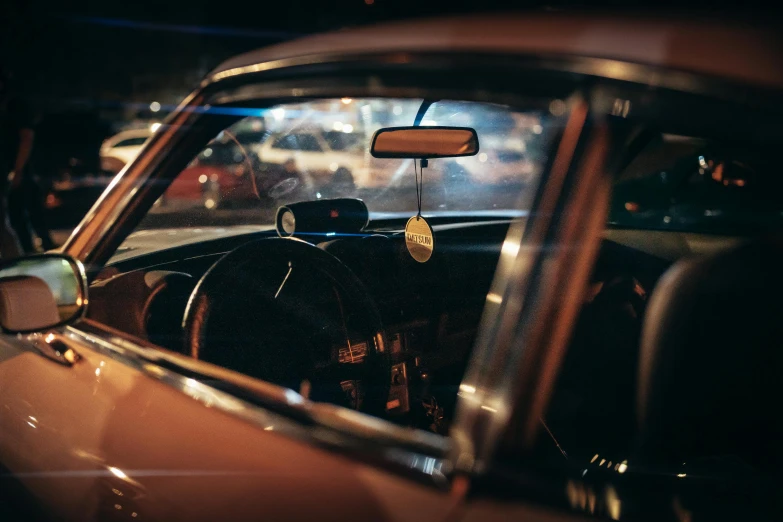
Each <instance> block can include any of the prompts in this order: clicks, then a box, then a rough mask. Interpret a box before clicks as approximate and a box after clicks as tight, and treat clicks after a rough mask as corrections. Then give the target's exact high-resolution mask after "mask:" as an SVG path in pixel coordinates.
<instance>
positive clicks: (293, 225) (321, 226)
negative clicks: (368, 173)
mask: <svg viewBox="0 0 783 522" xmlns="http://www.w3.org/2000/svg"><path fill="white" fill-rule="evenodd" d="M369 218H370V213H369V212H368V211H367V205H365V204H364V201H362V200H361V199H355V198H337V199H321V200H316V201H303V202H301V203H291V204H289V205H284V206H282V207H280V208H278V209H277V217H276V219H275V225H276V227H277V233H278V235H280V236H281V237H290V236H300V235H307V234H318V235H322V234H331V233H334V234H351V233H357V232H361V231H362V230H363V229H364V227H365V226H367V223H368V221H369Z"/></svg>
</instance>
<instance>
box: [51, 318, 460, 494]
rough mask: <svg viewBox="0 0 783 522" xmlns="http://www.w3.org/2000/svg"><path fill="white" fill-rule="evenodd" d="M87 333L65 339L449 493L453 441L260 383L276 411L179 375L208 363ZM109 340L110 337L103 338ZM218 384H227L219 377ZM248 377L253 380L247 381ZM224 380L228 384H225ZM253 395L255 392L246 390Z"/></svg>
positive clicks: (197, 396)
mask: <svg viewBox="0 0 783 522" xmlns="http://www.w3.org/2000/svg"><path fill="white" fill-rule="evenodd" d="M88 329H90V330H96V331H94V332H89V331H86V330H87V329H82V328H80V327H79V325H76V326H67V327H65V328H64V329H63V330H62V331H61V332H60V338H61V339H62V340H63V341H64V342H66V343H67V344H69V346H70V348H71V349H74V348H76V349H77V351H78V348H79V347H82V348H85V347H86V348H88V349H90V350H93V351H95V352H97V353H100V354H101V355H103V356H106V357H109V358H111V359H112V360H115V361H117V362H119V363H121V364H124V365H126V366H129V367H130V368H133V369H135V370H137V371H139V372H141V373H142V374H144V375H145V376H147V377H149V378H151V379H154V380H156V381H158V382H160V383H162V384H164V385H166V386H169V387H171V388H173V389H175V390H177V391H179V392H182V393H183V394H185V395H187V396H188V397H190V398H192V399H194V400H196V401H198V402H200V403H202V404H204V405H205V406H207V407H210V408H214V409H217V410H220V411H223V412H225V413H228V414H230V415H234V416H236V417H239V418H241V419H243V420H245V421H247V422H249V423H251V424H254V425H256V426H258V427H259V428H260V429H263V430H268V431H275V432H278V433H281V434H283V435H285V436H288V437H291V438H294V439H297V440H301V441H303V442H307V443H310V444H314V445H317V446H320V447H324V448H327V449H330V450H333V451H337V452H343V453H346V454H349V455H351V456H357V457H360V458H361V457H365V458H367V459H368V460H371V461H376V462H377V461H381V462H385V463H387V464H388V465H389V466H391V467H392V469H393V470H394V468H396V469H397V470H399V471H402V472H407V473H408V474H411V475H412V476H413V478H416V479H418V480H420V481H423V482H424V483H427V484H430V485H432V486H434V487H438V488H442V489H446V488H447V486H448V483H449V481H448V478H449V475H450V474H451V471H452V469H453V468H452V465H451V463H450V461H449V459H448V455H449V453H450V449H451V448H450V442H449V439H447V438H445V437H442V436H440V435H436V434H434V433H428V432H424V431H421V430H416V429H413V428H403V427H400V426H397V425H395V424H392V423H390V422H388V421H384V420H382V419H377V418H374V417H370V416H369V415H364V414H361V413H358V412H355V411H353V410H349V409H347V408H341V407H338V406H333V405H331V404H322V403H313V402H310V401H308V400H306V399H304V398H303V397H302V396H301V395H299V394H298V393H296V392H295V391H293V390H290V389H287V388H282V387H279V386H276V385H273V384H269V383H264V382H261V381H256V383H258V385H259V386H258V387H256V389H254V390H252V392H253V394H256V395H258V396H259V397H261V396H262V395H266V397H265V398H266V399H267V400H269V402H273V403H276V404H280V405H283V406H285V407H286V409H288V414H286V413H285V412H284V411H280V412H277V411H271V410H269V409H267V408H265V407H263V406H260V405H258V404H253V403H251V402H248V401H247V400H244V399H242V398H239V397H237V396H235V395H233V394H232V393H230V392H226V391H223V390H220V389H218V388H215V387H214V386H211V385H209V384H207V383H204V382H202V381H201V380H199V379H197V378H191V377H187V376H186V375H183V374H182V373H180V372H178V371H177V368H182V369H183V370H189V371H198V373H199V374H200V376H205V375H206V376H209V375H208V374H206V373H204V371H205V370H206V369H205V368H204V367H203V366H205V363H202V362H200V361H195V360H194V361H192V362H193V364H192V365H191V368H185V367H184V366H182V365H181V363H182V362H183V361H181V360H179V357H181V358H183V359H186V357H185V356H179V357H178V356H176V355H169V354H166V353H164V352H162V351H160V350H158V349H155V348H147V347H144V346H142V345H139V344H137V343H135V342H133V341H132V340H130V339H129V338H128V337H126V336H120V334H119V333H118V334H117V335H110V334H109V332H108V331H104V332H100V331H98V330H97V329H95V328H88ZM104 336H106V337H108V338H104ZM206 371H208V370H206ZM215 378H216V380H222V379H220V378H218V377H217V376H215ZM247 379H249V378H247ZM223 382H224V383H225V382H227V381H224V380H223ZM246 391H250V390H246Z"/></svg>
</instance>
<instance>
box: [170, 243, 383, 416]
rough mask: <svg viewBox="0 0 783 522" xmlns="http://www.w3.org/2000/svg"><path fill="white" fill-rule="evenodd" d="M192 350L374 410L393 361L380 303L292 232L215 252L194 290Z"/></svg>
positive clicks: (189, 329) (188, 333)
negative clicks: (217, 256)
mask: <svg viewBox="0 0 783 522" xmlns="http://www.w3.org/2000/svg"><path fill="white" fill-rule="evenodd" d="M183 324H184V327H185V350H186V352H187V353H190V354H191V355H192V356H193V357H194V358H196V359H201V360H204V361H207V362H210V363H213V364H217V365H220V366H222V367H225V368H229V369H231V370H235V371H238V372H241V373H244V374H246V375H250V376H252V377H255V378H258V379H262V380H265V381H268V382H272V383H274V384H278V385H281V386H285V387H287V388H291V389H293V390H297V391H301V390H305V389H309V394H308V393H305V392H303V393H305V394H306V395H309V397H310V398H311V399H312V400H314V401H318V402H330V403H334V404H338V405H344V406H348V407H352V408H354V409H357V410H360V411H363V412H366V413H371V414H376V415H380V414H382V413H383V412H384V411H385V407H386V401H387V399H388V394H389V386H390V382H391V381H390V379H391V362H390V361H391V359H390V354H389V353H388V350H387V348H386V333H385V330H384V328H383V323H382V322H381V318H380V314H379V312H378V308H377V306H376V304H375V302H374V301H373V299H372V298H371V297H370V295H369V293H368V292H367V290H366V289H365V287H364V285H363V284H362V283H361V281H360V280H359V279H358V278H357V277H356V275H355V274H354V273H353V272H351V270H350V269H348V267H346V266H345V265H344V264H342V263H341V262H340V261H339V260H338V259H337V258H336V257H334V256H332V255H331V254H329V253H327V252H325V251H323V250H321V249H320V248H318V247H316V246H314V245H312V244H310V243H307V242H305V241H302V240H299V239H293V238H269V239H261V240H258V241H254V242H251V243H248V244H246V245H243V246H241V247H239V248H237V249H236V250H233V251H232V252H229V253H228V254H226V255H225V256H223V257H222V258H221V259H220V260H218V261H217V262H216V263H215V264H214V265H212V267H211V268H210V269H209V270H208V271H207V272H206V273H205V274H204V276H203V277H202V278H201V280H200V281H199V282H198V284H197V285H196V288H195V289H194V290H193V293H192V294H191V296H190V300H189V302H188V306H187V309H186V311H185V318H184V322H183Z"/></svg>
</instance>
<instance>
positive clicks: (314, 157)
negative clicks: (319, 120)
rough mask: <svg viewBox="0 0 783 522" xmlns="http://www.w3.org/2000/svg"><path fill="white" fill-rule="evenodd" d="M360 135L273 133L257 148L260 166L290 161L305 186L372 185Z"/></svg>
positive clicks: (310, 132)
mask: <svg viewBox="0 0 783 522" xmlns="http://www.w3.org/2000/svg"><path fill="white" fill-rule="evenodd" d="M363 145H364V143H363V139H362V136H361V135H359V134H354V133H348V132H341V131H320V130H314V131H295V132H292V133H285V134H282V133H281V134H273V135H272V136H270V137H269V138H268V139H267V140H265V141H264V142H263V143H262V144H261V145H259V146H258V147H257V153H258V156H259V158H260V160H261V161H262V162H263V163H271V164H274V165H283V164H285V163H286V162H287V161H290V160H293V161H294V163H295V166H296V170H297V171H298V172H299V173H300V174H302V175H303V176H304V177H305V179H303V180H302V181H303V182H304V183H306V184H308V185H314V186H319V185H324V184H326V183H328V182H329V181H331V180H335V179H336V180H337V181H342V182H344V183H347V184H348V185H357V186H367V185H370V184H371V177H370V168H369V160H370V158H368V157H366V155H365V153H364V152H365V151H364V147H363Z"/></svg>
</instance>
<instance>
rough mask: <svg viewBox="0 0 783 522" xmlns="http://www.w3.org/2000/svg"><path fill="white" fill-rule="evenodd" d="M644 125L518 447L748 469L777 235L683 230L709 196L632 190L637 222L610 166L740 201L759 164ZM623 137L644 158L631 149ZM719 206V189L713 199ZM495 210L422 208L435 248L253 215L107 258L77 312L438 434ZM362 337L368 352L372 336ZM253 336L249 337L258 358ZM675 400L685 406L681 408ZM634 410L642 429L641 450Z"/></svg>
mask: <svg viewBox="0 0 783 522" xmlns="http://www.w3.org/2000/svg"><path fill="white" fill-rule="evenodd" d="M648 134H649V136H648V138H647V141H646V143H647V144H648V145H649V144H653V145H655V147H658V148H657V149H655V147H653V149H654V152H653V155H654V154H656V153H657V154H658V156H657V157H656V158H655V160H654V161H648V160H644V161H643V158H637V160H638V161H636V162H634V161H628V162H627V164H626V165H625V167H624V169H620V170H621V172H620V174H619V175H618V180H619V181H618V185H617V187H619V188H617V189H616V190H615V197H614V200H613V202H612V211H611V213H610V216H609V220H608V223H607V227H606V230H605V232H604V238H603V241H602V245H601V248H600V253H599V256H598V259H597V262H596V264H595V266H594V268H593V273H592V277H591V281H590V287H589V290H588V292H587V298H586V300H585V302H584V304H583V306H582V310H581V314H580V316H579V318H578V321H577V324H576V327H575V330H574V332H573V335H572V339H571V341H570V345H569V347H568V349H567V352H566V357H565V360H564V363H563V366H562V368H561V369H560V373H559V376H558V379H557V384H556V387H555V390H554V392H553V394H552V397H551V401H550V406H549V409H548V411H547V413H546V415H545V416H544V417H542V419H541V424H542V427H541V435H540V436H539V438H538V446H537V448H536V453H538V454H540V455H542V456H543V457H544V458H547V459H549V458H553V459H560V458H563V457H564V456H565V457H566V458H572V459H575V460H578V461H580V462H588V461H590V459H591V457H592V458H593V459H594V458H595V457H593V455H599V454H600V455H602V456H604V455H606V456H607V457H606V458H607V459H610V458H611V460H614V462H615V463H617V464H616V465H619V462H620V459H622V458H625V457H626V456H627V455H631V454H634V455H635V454H639V452H640V451H641V452H642V454H643V455H646V456H647V457H649V458H650V459H653V460H655V459H660V460H666V461H667V462H669V461H671V462H679V461H680V460H682V459H683V458H690V457H705V458H707V457H715V456H716V455H718V456H724V457H725V455H726V454H731V455H732V456H733V457H732V458H737V456H738V458H739V459H740V460H741V461H742V462H744V463H746V464H748V465H751V466H757V465H758V466H760V467H762V468H765V469H766V468H768V467H769V466H770V465H771V463H772V462H773V461H775V462H776V461H777V460H775V459H778V460H779V457H780V452H779V449H774V448H771V444H772V443H773V442H772V441H774V440H776V439H778V440H779V437H771V436H770V435H769V434H770V433H776V434H778V435H780V434H783V427H782V426H781V424H780V419H779V416H775V418H773V416H771V415H769V414H768V412H765V411H762V409H763V408H762V406H761V405H760V404H758V403H754V397H758V396H760V395H759V394H772V393H776V392H775V391H774V389H775V386H774V383H775V377H776V376H777V375H780V372H779V368H780V366H779V365H780V357H779V356H778V355H777V351H776V350H775V349H774V347H771V346H769V341H768V340H770V339H775V338H778V336H779V335H780V334H781V332H780V331H779V329H780V327H779V326H778V323H779V322H778V321H776V320H775V319H774V317H777V316H779V314H780V306H779V303H777V302H776V303H774V304H773V305H770V306H767V305H766V304H764V303H768V302H769V298H768V296H770V295H774V294H775V291H776V290H775V289H777V288H778V287H779V286H780V284H781V281H780V277H779V276H778V275H773V274H777V273H778V272H779V270H776V269H775V266H776V265H775V263H777V262H778V261H777V257H774V259H773V257H770V256H768V253H769V252H773V253H776V254H775V256H777V253H779V252H781V245H780V244H779V243H778V242H776V241H770V240H766V242H759V241H756V242H753V241H751V242H747V241H746V239H747V238H748V237H751V236H753V235H755V234H758V232H759V231H760V230H759V229H757V228H752V227H751V228H746V229H744V230H743V231H739V230H738V229H737V228H736V227H728V225H727V228H725V230H727V231H728V232H727V233H720V230H722V229H721V227H720V226H717V227H716V226H714V223H712V222H710V223H708V225H709V226H706V227H704V228H700V226H701V225H703V224H704V223H706V221H705V219H706V217H709V215H708V214H706V213H705V211H712V210H714V208H713V207H709V208H708V207H707V206H705V205H708V203H711V202H710V201H708V202H707V203H705V200H704V199H702V200H699V199H698V198H696V200H695V203H694V202H693V201H691V202H690V203H689V204H690V207H689V210H688V212H690V214H689V213H688V212H684V213H683V212H680V213H679V214H677V213H676V212H675V211H674V210H671V207H668V206H666V203H665V201H664V203H660V202H653V203H649V204H647V203H645V204H647V208H646V209H645V212H644V213H643V214H644V216H643V219H641V220H637V218H638V213H637V212H636V210H637V209H638V208H637V206H636V204H637V202H638V201H637V199H639V198H641V197H643V196H645V195H646V193H647V192H646V191H648V185H644V184H642V185H640V187H641V188H640V189H639V198H636V199H634V197H633V188H634V187H633V185H631V186H630V188H629V185H628V180H633V179H639V178H645V177H647V178H656V177H660V173H661V172H666V171H669V172H671V171H672V169H675V168H676V169H680V170H683V168H684V169H685V171H687V172H688V173H689V175H690V174H693V175H694V176H700V177H701V178H700V179H703V180H704V186H705V187H708V189H709V190H723V191H724V192H725V193H726V194H729V196H728V198H729V199H731V198H732V197H734V195H737V197H738V198H739V199H740V201H741V202H747V201H752V200H753V198H752V197H750V198H748V196H747V192H749V191H751V190H754V187H756V186H762V187H763V186H765V185H764V184H763V183H759V180H761V181H762V182H763V181H765V179H764V176H765V175H766V172H767V170H766V169H765V168H763V167H756V168H751V167H747V160H746V158H747V155H744V156H742V165H743V167H742V168H741V169H737V168H729V167H726V170H725V172H729V171H731V176H733V177H730V176H729V175H728V174H726V175H725V176H724V175H723V174H721V175H720V176H717V175H715V174H714V172H715V166H716V165H728V164H729V163H732V161H733V160H734V158H733V157H731V156H730V155H727V154H723V155H714V154H713V151H714V150H715V146H714V144H713V143H712V142H711V143H710V146H709V147H707V146H705V145H704V142H703V140H702V139H701V138H698V139H697V138H683V137H682V136H681V135H679V134H672V133H665V132H661V131H660V129H656V130H655V131H654V132H649V133H648ZM683 143H686V145H684V146H683V145H682V144H683ZM661 144H663V145H661ZM672 144H674V145H672ZM640 150H644V151H646V152H645V153H648V154H649V150H650V147H647V148H645V147H642V148H641V149H640ZM673 150H674V151H675V152H676V153H673ZM655 151H657V152H655ZM757 157H758V156H757ZM737 161H739V160H737ZM761 164H762V165H763V166H766V163H763V162H762V163H761ZM683 165H685V167H683ZM675 166H676V167H675ZM748 172H752V173H753V176H755V178H753V181H750V178H749V176H750V174H748ZM726 179H733V180H740V183H724V180H726ZM746 181H747V183H748V184H747V185H745V182H746ZM757 184H758V185H757ZM690 186H692V185H690ZM766 186H768V185H766ZM721 197H722V196H721ZM707 199H709V198H707ZM639 201H641V200H640V199H639ZM353 202H355V200H353ZM353 202H352V200H350V199H347V200H346V201H342V200H325V201H324V202H309V203H302V207H301V208H302V210H301V211H295V212H301V213H300V214H297V222H300V221H301V222H306V218H305V217H302V216H307V215H308V213H311V214H312V215H317V214H318V212H321V211H323V205H324V204H325V205H327V206H329V205H331V206H330V207H329V208H330V209H331V211H332V212H334V211H335V209H338V210H341V209H344V208H353V207H351V205H352V204H353ZM723 203H725V198H724V199H723V200H721V201H719V202H718V203H717V204H718V205H722V204H723ZM319 204H321V207H322V208H321V209H320V210H319V207H318V205H319ZM344 205H347V206H344ZM655 205H658V206H659V207H655ZM672 205H673V204H672ZM699 205H701V208H699ZM708 206H709V205H708ZM692 207H695V208H696V209H697V210H696V212H701V215H698V216H695V214H693V211H692ZM675 210H676V209H675ZM745 210H747V209H745ZM775 211H776V212H779V211H778V210H777V209H776V210H775ZM359 212H361V210H359ZM364 212H366V207H365V209H364ZM656 212H657V214H656ZM342 213H343V214H345V215H349V214H351V213H350V212H342ZM748 215H752V213H750V214H748ZM694 216H695V217H694ZM724 217H725V216H724ZM696 218H699V219H700V221H699V220H697V219H696ZM728 218H729V219H728V221H727V222H726V223H727V224H731V219H730V218H731V216H728ZM514 219H515V217H513V216H509V217H498V216H494V217H474V218H470V219H461V220H455V219H453V218H449V217H434V218H432V219H431V220H430V223H431V225H432V229H433V234H434V237H435V238H436V241H437V245H438V247H437V248H436V249H435V250H434V251H433V253H432V257H431V259H430V260H429V261H428V262H426V263H419V262H417V261H416V260H414V259H413V258H412V257H411V255H409V253H408V251H407V249H406V236H405V233H404V227H405V221H406V219H403V218H399V217H392V218H378V219H370V218H369V215H368V217H367V219H366V224H365V225H364V226H361V227H360V228H359V229H355V227H353V226H352V225H345V226H346V227H347V228H345V232H338V233H335V230H342V229H340V228H339V227H340V226H343V225H342V222H340V223H341V224H337V225H334V226H336V227H338V228H336V229H328V230H327V229H324V230H320V231H319V230H317V228H318V227H317V226H316V227H314V228H313V230H312V231H308V233H304V234H293V237H283V236H291V234H288V233H286V231H285V229H284V228H283V227H282V224H281V223H279V222H278V224H277V226H276V227H270V228H268V229H267V230H259V231H252V232H247V233H242V234H236V235H227V236H225V237H220V238H216V239H211V240H209V241H203V242H196V243H188V244H183V245H179V246H174V247H171V248H167V249H164V250H160V251H157V252H153V253H148V254H141V255H137V256H129V257H122V258H121V259H120V260H119V261H115V262H112V263H109V265H107V266H106V267H105V268H104V269H103V270H102V272H101V273H100V274H99V275H98V276H97V277H96V278H95V279H94V281H93V282H92V285H91V287H90V300H91V306H90V307H89V310H88V316H89V318H90V319H93V320H96V321H98V322H101V323H103V324H106V325H108V326H111V327H113V328H116V329H118V330H120V331H123V332H126V333H128V334H131V335H133V336H136V337H138V338H140V339H143V340H146V341H149V342H151V343H154V344H156V345H159V346H162V347H164V348H166V349H168V350H172V351H174V352H178V353H182V354H185V355H189V356H193V357H197V358H200V359H203V360H205V361H208V362H212V363H214V364H218V365H220V366H223V367H227V368H229V369H233V370H236V371H239V372H241V373H244V374H247V375H250V376H252V377H256V378H259V379H263V380H267V381H270V382H273V383H275V384H279V385H282V386H286V387H289V388H291V389H294V390H296V391H299V392H301V393H303V394H304V395H307V396H309V397H310V398H311V399H313V400H316V401H325V402H331V403H334V404H338V405H341V406H345V407H349V408H353V409H357V410H360V411H364V412H367V413H371V414H374V415H378V416H381V417H384V418H386V419H388V420H391V421H392V422H396V423H399V424H401V425H404V426H410V427H415V428H419V429H423V430H429V431H432V432H435V433H439V434H447V433H448V431H449V425H450V422H451V421H452V419H453V415H454V413H455V409H456V403H457V400H458V396H459V393H460V392H459V384H460V381H461V379H462V376H463V374H464V373H465V369H466V367H467V365H468V364H469V361H470V354H471V349H472V347H473V344H474V341H475V339H476V333H477V329H478V326H479V321H480V319H481V314H482V310H483V309H484V303H485V300H486V296H487V292H488V290H489V287H490V285H491V283H492V279H493V276H494V273H495V269H496V266H497V264H498V259H499V256H500V252H501V247H502V244H503V241H504V239H505V237H506V234H507V231H508V228H509V225H510V224H511V223H512V222H513V220H514ZM760 219H761V218H760ZM359 221H360V222H361V221H362V220H361V219H359ZM705 231H706V232H705ZM761 231H762V232H764V231H765V230H761ZM762 251H763V252H764V255H763V256H762V255H761V252H762ZM737 299H741V303H743V304H742V305H739V304H738V301H737ZM118 302H121V303H122V305H121V306H118V305H117V303H118ZM746 305H747V306H746ZM684 317H687V318H688V319H687V320H684V319H683V318H684ZM738 324H742V325H748V327H747V328H744V327H743V328H741V329H740V328H737V327H736V325H738ZM750 325H753V327H752V328H751V326H750ZM751 330H752V333H751ZM379 334H380V335H381V336H382V338H383V341H382V342H383V343H385V350H384V355H383V356H382V357H379V356H378V353H377V350H374V349H373V348H372V346H373V343H375V346H376V347H377V346H378V344H377V343H378V339H379V337H378V335H379ZM216 339H217V340H220V342H219V343H216V342H211V343H210V342H207V340H212V341H214V340H216ZM258 339H263V340H264V343H265V347H264V349H263V354H264V355H263V358H262V357H259V341H258ZM302 347H306V349H302ZM750 352H752V353H753V356H750ZM642 360H643V361H645V364H640V363H641V361H642ZM356 363H366V364H356ZM640 368H643V369H644V371H642V372H641V373H640V371H639V369H640ZM705 370H709V371H705ZM727 371H729V373H726V372H727ZM696 375H698V376H699V377H698V378H694V376H696ZM389 376H391V378H389ZM705 390H708V393H706V392H705ZM716 390H721V393H720V394H715V391H716ZM748 404H753V405H754V406H753V407H751V408H749V407H748ZM694 408H696V409H697V410H699V411H701V413H702V414H701V415H700V416H698V417H693V416H692V415H691V413H690V412H692V411H694ZM640 419H641V420H640ZM740 419H741V420H740ZM640 422H642V423H643V425H644V426H647V427H651V429H648V430H645V433H646V438H645V439H644V441H643V442H642V444H641V446H640V445H639V439H638V437H637V436H636V435H637V433H638V432H639V425H640V424H639V423H640ZM770 423H772V425H770ZM686 424H687V425H688V426H689V428H688V429H683V428H682V426H684V425H686ZM729 424H730V425H731V426H733V428H731V429H729V428H728V426H729ZM740 426H742V428H741V431H742V433H741V437H740V438H737V437H735V436H734V435H736V434H737V430H739V429H740ZM770 430H771V431H770ZM707 431H709V437H707V436H706V435H705V433H706V432H707ZM715 432H721V433H725V438H721V437H715V436H714V433H715ZM700 434H701V435H700ZM761 434H765V435H761ZM702 435H704V436H702ZM706 439H709V440H710V444H705V443H704V441H705V440H706ZM762 439H763V440H762ZM738 440H739V441H740V442H737V441H738ZM760 440H762V443H759V441H760ZM640 448H641V449H640ZM770 455H776V457H775V459H771V458H768V457H769V456H770ZM765 458H766V459H767V460H765Z"/></svg>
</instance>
